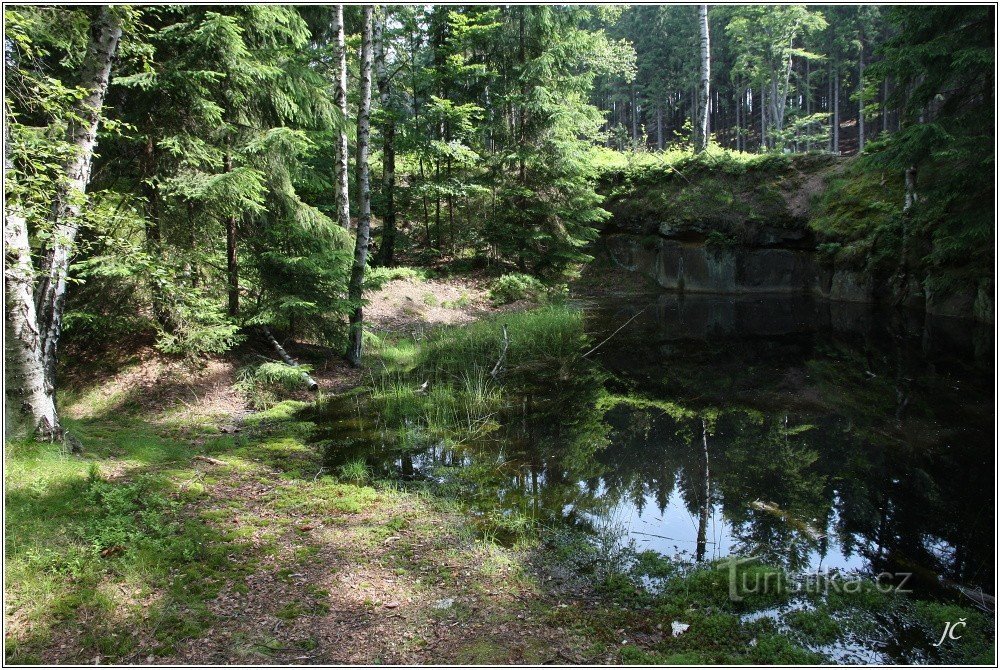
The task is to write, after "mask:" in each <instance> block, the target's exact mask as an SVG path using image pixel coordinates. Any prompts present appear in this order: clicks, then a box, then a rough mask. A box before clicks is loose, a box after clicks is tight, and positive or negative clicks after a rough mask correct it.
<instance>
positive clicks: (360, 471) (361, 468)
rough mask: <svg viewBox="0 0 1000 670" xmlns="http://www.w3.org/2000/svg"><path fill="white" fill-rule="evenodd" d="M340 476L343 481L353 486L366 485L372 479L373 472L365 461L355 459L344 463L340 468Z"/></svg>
mask: <svg viewBox="0 0 1000 670" xmlns="http://www.w3.org/2000/svg"><path fill="white" fill-rule="evenodd" d="M338 475H339V477H340V480H341V481H344V482H349V483H351V484H366V483H367V482H368V480H369V479H370V478H371V472H370V471H369V470H368V465H367V464H365V461H364V459H360V458H358V459H354V460H351V461H348V462H347V463H344V464H343V465H341V466H340V468H338Z"/></svg>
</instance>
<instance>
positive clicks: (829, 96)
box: [826, 63, 834, 153]
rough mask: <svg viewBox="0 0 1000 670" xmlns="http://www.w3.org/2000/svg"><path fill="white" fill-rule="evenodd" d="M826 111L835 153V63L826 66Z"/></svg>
mask: <svg viewBox="0 0 1000 670" xmlns="http://www.w3.org/2000/svg"><path fill="white" fill-rule="evenodd" d="M826 111H827V114H828V116H829V117H830V153H833V146H834V145H833V63H829V64H827V66H826Z"/></svg>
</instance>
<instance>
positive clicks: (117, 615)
mask: <svg viewBox="0 0 1000 670" xmlns="http://www.w3.org/2000/svg"><path fill="white" fill-rule="evenodd" d="M485 296H486V289H485V286H484V285H483V284H481V283H477V282H472V281H466V280H450V281H420V280H403V281H393V282H390V283H389V284H387V285H386V286H385V287H383V288H382V289H380V290H379V291H378V292H376V293H375V294H374V295H372V297H371V306H370V308H369V309H368V310H367V317H368V319H370V322H371V324H372V327H373V329H375V330H384V331H394V332H399V331H404V332H406V331H412V330H413V329H418V328H423V327H426V326H427V325H428V324H438V323H460V322H467V321H470V320H472V319H474V318H476V317H477V316H479V315H482V314H485V313H489V312H490V311H493V309H492V308H491V307H490V305H489V303H488V301H487V299H486V297H485ZM299 353H300V354H305V355H308V353H309V348H308V347H303V348H302V349H301V350H300V352H299ZM314 353H315V352H314ZM117 363H118V364H117V365H115V366H106V367H105V368H102V369H101V370H94V369H88V370H87V371H81V372H78V373H77V374H76V375H75V376H74V375H73V374H70V375H68V380H69V381H70V382H72V384H71V386H72V388H74V389H75V390H74V391H72V392H71V393H70V394H69V395H67V396H66V397H65V398H64V402H63V407H64V413H65V416H66V417H67V424H68V427H69V429H70V430H71V431H72V432H73V433H74V434H75V435H77V436H78V437H79V438H80V439H81V441H82V442H83V444H84V446H85V450H86V454H85V456H84V457H83V458H80V457H74V456H70V455H68V454H65V453H63V452H62V451H61V450H60V449H59V448H58V447H56V446H42V447H39V446H37V445H31V444H25V445H8V446H9V448H8V454H7V465H8V466H10V467H9V474H8V477H7V480H6V483H7V506H8V511H9V512H10V513H11V514H12V517H13V518H15V521H13V522H11V523H9V524H8V546H7V556H8V560H10V561H11V564H12V565H13V568H12V570H11V571H10V572H9V574H8V583H7V588H6V591H7V596H8V601H7V602H8V610H7V615H8V616H7V628H6V631H5V633H6V640H7V643H8V656H7V660H8V661H9V662H15V663H34V662H40V663H95V662H99V663H168V664H173V663H185V664H187V663H197V664H213V663H359V664H367V663H566V662H581V661H592V662H609V661H613V660H614V659H615V654H614V652H612V651H611V650H610V648H608V647H606V646H605V645H604V644H603V643H599V642H596V643H595V641H594V640H593V639H588V638H590V637H591V636H590V635H589V633H590V631H589V630H588V629H583V628H579V627H576V629H574V626H575V624H573V622H572V621H570V622H569V623H567V622H566V621H564V619H566V616H565V612H566V609H567V608H566V602H565V601H567V599H569V598H573V600H569V601H568V602H573V603H574V604H580V603H581V602H582V600H581V599H584V598H587V597H588V596H587V594H586V593H580V592H575V593H572V594H571V593H569V592H566V591H564V590H561V589H560V588H557V587H555V586H554V585H555V584H558V583H560V582H559V581H558V580H552V579H551V577H550V576H546V575H545V574H543V573H542V572H541V570H542V569H541V568H539V567H537V566H536V565H535V563H536V561H533V559H532V552H533V551H534V549H533V548H529V547H520V548H506V547H502V546H499V545H496V544H493V543H492V542H487V541H483V540H482V539H481V538H480V536H479V534H478V533H477V531H476V529H475V528H474V526H472V525H470V521H469V518H468V517H467V516H466V515H465V514H463V513H462V512H461V511H460V510H459V509H458V508H457V507H454V506H452V505H451V504H449V503H448V502H447V501H442V500H441V499H438V498H436V497H435V496H433V495H430V494H425V493H422V492H421V491H419V490H417V491H413V490H402V489H399V488H396V487H395V486H393V485H392V484H380V483H368V482H366V481H351V480H345V479H344V478H343V477H339V476H336V473H334V475H333V476H331V474H330V473H327V472H326V471H325V470H324V469H323V468H322V464H321V462H320V457H319V453H318V450H316V449H315V448H312V447H309V446H307V444H306V441H305V440H306V436H307V435H308V432H309V426H308V425H307V424H304V423H302V422H299V421H298V420H296V419H295V418H294V416H293V411H292V410H294V409H295V408H296V407H298V406H301V403H300V404H299V405H296V404H295V403H294V401H289V402H290V403H291V404H288V403H285V404H282V405H280V406H279V407H277V408H276V409H275V410H272V411H270V412H265V413H263V414H254V413H253V412H252V411H251V409H250V407H249V406H248V404H247V402H246V401H245V399H244V398H243V397H242V396H241V395H240V393H239V392H237V391H236V390H235V389H234V387H233V384H234V381H235V372H236V365H235V364H234V363H233V362H232V361H228V360H222V359H213V360H208V361H202V362H199V363H198V364H195V365H192V364H191V363H189V362H185V361H178V360H168V359H165V358H163V357H161V356H159V355H158V354H157V353H156V351H155V350H154V349H153V348H152V347H151V346H149V344H148V343H144V344H142V346H139V347H137V349H136V350H135V353H134V354H133V355H131V356H128V357H125V358H123V359H122V360H121V361H118V362H117ZM359 374H360V373H359V372H358V371H356V370H353V369H351V368H349V367H348V366H346V365H345V364H344V363H342V362H341V361H340V360H339V359H336V358H329V359H328V361H327V362H325V363H324V364H322V365H319V366H318V367H317V369H316V370H315V372H314V375H315V377H316V378H317V379H318V380H319V381H320V383H321V385H322V387H323V390H324V392H326V393H336V392H339V391H343V390H346V389H347V388H350V387H352V386H354V385H355V384H356V383H357V381H358V379H359ZM134 482H144V483H143V484H142V485H141V486H138V485H135V484H134ZM109 487H110V488H109ZM109 491H111V492H113V495H114V498H108V497H107V496H108V495H112V493H109ZM109 528H110V529H112V531H113V532H110V533H108V532H106V531H107V530H108V529H109ZM195 528H197V529H198V530H197V531H195V530H194V529H195ZM118 531H121V532H118ZM42 546H46V547H47V548H46V549H44V550H43V549H40V547H42ZM591 597H592V594H591ZM574 611H575V610H574ZM574 616H575V615H574Z"/></svg>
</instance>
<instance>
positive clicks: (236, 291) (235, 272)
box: [224, 152, 240, 316]
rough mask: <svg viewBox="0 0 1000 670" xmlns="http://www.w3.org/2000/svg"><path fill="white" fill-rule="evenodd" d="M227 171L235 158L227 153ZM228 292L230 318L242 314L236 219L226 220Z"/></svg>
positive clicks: (229, 170) (231, 217) (225, 160)
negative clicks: (237, 260)
mask: <svg viewBox="0 0 1000 670" xmlns="http://www.w3.org/2000/svg"><path fill="white" fill-rule="evenodd" d="M224 169H225V171H226V172H227V173H228V172H232V171H233V157H232V156H231V155H230V154H229V153H228V152H227V153H226V156H225V159H224ZM226 290H227V293H228V295H229V316H236V315H237V314H239V313H240V271H239V266H238V265H237V263H236V217H235V216H230V217H229V218H227V219H226Z"/></svg>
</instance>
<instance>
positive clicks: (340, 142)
mask: <svg viewBox="0 0 1000 670" xmlns="http://www.w3.org/2000/svg"><path fill="white" fill-rule="evenodd" d="M333 32H334V34H335V38H334V41H335V43H336V46H335V48H334V54H333V55H334V59H335V60H336V63H337V78H336V81H335V82H334V88H333V101H334V104H336V105H337V109H339V110H340V116H341V125H340V128H339V130H338V131H337V145H336V154H337V155H336V160H335V161H334V179H335V183H336V189H337V223H339V224H340V225H341V226H343V227H344V228H349V227H350V225H351V210H350V200H349V196H348V193H347V169H348V168H347V129H346V123H347V47H346V45H345V40H344V6H343V5H334V12H333Z"/></svg>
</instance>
